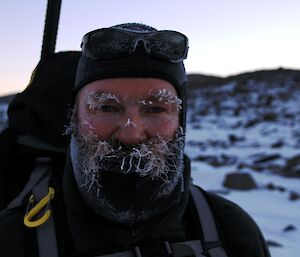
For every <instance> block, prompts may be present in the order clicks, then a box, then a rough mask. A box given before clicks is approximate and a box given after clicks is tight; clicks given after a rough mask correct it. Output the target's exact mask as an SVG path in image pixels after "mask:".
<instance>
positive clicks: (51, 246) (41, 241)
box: [6, 158, 59, 257]
mask: <svg viewBox="0 0 300 257" xmlns="http://www.w3.org/2000/svg"><path fill="white" fill-rule="evenodd" d="M51 171H52V165H51V159H50V158H37V159H36V166H35V168H34V170H33V171H32V173H31V175H30V178H29V180H28V182H27V184H26V186H25V187H24V189H23V190H22V192H21V193H20V194H19V195H18V196H17V197H16V198H15V199H14V200H13V201H12V202H11V203H10V204H9V205H8V207H7V208H6V210H8V209H13V208H16V207H19V206H23V205H24V199H26V198H27V196H28V194H29V193H30V192H31V193H32V197H33V198H34V199H35V201H36V202H40V201H41V200H42V199H43V198H44V197H45V196H46V195H47V194H48V190H49V182H50V178H51ZM28 206H29V205H28ZM47 209H51V203H50V202H49V203H48V207H47ZM27 211H28V210H27ZM26 215H27V213H26ZM35 229H36V233H37V240H38V248H39V256H40V257H58V256H59V255H58V250H57V241H56V232H55V224H54V218H53V215H50V217H49V219H48V220H47V222H45V223H43V224H42V225H41V226H38V227H35Z"/></svg>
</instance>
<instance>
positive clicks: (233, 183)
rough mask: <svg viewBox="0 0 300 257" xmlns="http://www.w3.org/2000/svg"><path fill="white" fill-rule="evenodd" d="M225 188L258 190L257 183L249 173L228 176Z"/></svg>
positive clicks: (224, 183)
mask: <svg viewBox="0 0 300 257" xmlns="http://www.w3.org/2000/svg"><path fill="white" fill-rule="evenodd" d="M223 186H225V187H227V188H229V189H239V190H251V189H255V188H257V185H256V182H255V181H254V179H253V177H252V176H251V174H249V173H240V172H232V173H229V174H227V175H226V177H225V181H224V182H223Z"/></svg>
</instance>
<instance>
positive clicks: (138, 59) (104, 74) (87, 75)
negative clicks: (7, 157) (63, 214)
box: [70, 23, 187, 224]
mask: <svg viewBox="0 0 300 257" xmlns="http://www.w3.org/2000/svg"><path fill="white" fill-rule="evenodd" d="M112 28H116V29H119V30H127V31H128V30H129V31H131V32H136V33H141V32H150V31H156V29H154V28H152V27H149V26H146V25H143V24H137V23H128V24H121V25H116V26H114V27H112ZM120 77H137V78H150V77H152V78H160V79H164V80H166V81H168V82H170V83H171V84H172V85H174V87H175V89H176V91H177V94H178V97H179V98H180V99H181V100H182V110H181V113H180V125H181V127H182V128H183V131H185V114H186V103H185V100H186V97H185V83H186V79H187V76H186V72H185V68H184V64H183V62H178V63H171V62H169V61H164V60H160V59H156V58H153V57H151V56H150V55H148V54H147V53H146V52H145V50H144V49H142V48H139V49H137V50H136V51H135V52H134V53H132V54H131V55H129V56H126V57H122V58H119V59H106V60H94V59H91V58H89V57H87V56H85V55H84V53H83V54H82V56H81V57H80V61H79V64H78V69H77V74H76V79H75V87H74V93H75V94H76V93H77V92H78V91H79V90H80V89H81V88H83V87H84V86H85V85H87V84H88V83H91V82H93V81H96V80H100V79H106V78H120ZM183 147H184V144H183V146H182V151H180V153H176V154H177V155H178V158H179V159H180V160H179V163H181V165H179V169H180V171H179V172H181V174H182V173H183V165H182V162H183ZM70 156H71V161H72V166H73V170H74V176H75V179H76V182H77V185H78V188H79V191H80V192H81V195H82V197H83V199H84V201H85V202H86V203H87V205H88V206H89V207H90V208H91V209H92V210H93V211H94V212H95V213H96V214H98V215H100V216H102V217H104V218H107V219H110V220H112V221H116V222H120V223H131V224H132V223H134V222H139V221H142V220H144V219H149V218H153V216H151V215H143V213H142V212H143V208H145V209H147V208H148V210H149V209H153V215H154V216H158V215H161V213H162V212H165V211H167V210H169V209H171V208H172V207H174V204H177V203H178V202H179V201H180V197H181V193H182V191H183V188H182V185H183V181H182V180H183V177H182V175H181V177H180V179H177V184H176V186H175V188H174V189H173V191H172V193H170V194H169V195H167V196H163V197H161V198H160V199H155V200H153V197H154V194H155V193H156V192H157V188H159V187H161V186H163V184H164V183H163V182H162V181H157V180H155V181H153V180H152V179H151V178H149V177H147V176H146V177H143V178H141V179H140V180H142V182H139V184H140V186H139V190H138V191H137V192H136V200H134V202H136V206H135V207H136V208H137V209H138V212H137V214H136V216H140V217H136V220H132V218H128V219H126V217H125V218H124V219H123V218H121V219H117V220H116V219H115V217H114V216H113V215H110V213H109V211H107V209H106V206H107V205H105V203H104V201H106V202H107V201H110V199H99V197H97V192H95V191H93V190H90V189H89V188H88V186H84V175H83V172H82V166H81V162H80V161H79V160H80V156H81V152H80V150H79V147H78V141H77V139H76V137H74V136H73V137H72V139H71V144H70ZM100 172H102V171H99V173H100ZM103 174H104V175H102V181H106V185H105V186H103V188H108V190H109V186H108V185H109V184H110V183H120V187H121V184H124V183H128V184H130V183H131V184H132V183H135V182H134V181H136V177H134V176H133V175H132V174H128V175H116V173H114V174H108V173H107V172H105V173H103ZM130 176H133V178H130ZM121 180H122V181H121ZM114 181H115V182H114ZM112 188H116V187H114V186H112ZM125 190H126V189H125ZM117 191H118V192H106V196H108V195H110V196H111V197H112V198H114V199H115V200H116V199H118V198H120V199H122V198H121V195H120V194H121V193H122V190H117ZM118 196H120V197H118ZM150 198H151V199H150ZM131 200H132V198H131ZM117 201H119V200H116V202H117ZM122 201H126V198H124V199H123V200H122ZM120 204H121V205H123V204H122V203H120ZM112 205H113V204H112ZM110 206H111V205H110ZM124 206H126V204H124ZM124 206H122V207H120V208H121V209H122V208H123V207H124ZM112 208H113V207H112ZM116 209H117V208H116ZM122 212H123V213H124V214H126V210H125V209H122Z"/></svg>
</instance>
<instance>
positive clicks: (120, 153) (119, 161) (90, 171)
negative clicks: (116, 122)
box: [77, 130, 184, 190]
mask: <svg viewBox="0 0 300 257" xmlns="http://www.w3.org/2000/svg"><path fill="white" fill-rule="evenodd" d="M77 139H78V143H79V147H80V152H81V156H80V157H81V164H82V170H83V174H84V176H85V184H84V185H82V186H87V187H88V190H90V189H91V188H92V187H93V186H96V188H101V178H100V177H101V176H100V175H101V171H103V170H108V166H109V165H108V164H111V163H112V164H116V165H114V166H113V169H114V170H108V171H111V172H117V173H123V174H128V173H136V174H138V175H139V176H140V177H145V176H149V177H150V178H151V179H161V180H162V181H164V182H166V183H168V182H170V181H169V176H170V175H171V176H172V177H177V178H176V180H178V179H179V177H180V176H181V173H180V171H181V169H182V163H181V162H182V158H181V157H182V156H181V155H183V146H184V136H183V133H182V130H180V131H179V132H178V133H177V134H176V136H175V139H173V140H172V141H170V140H166V139H163V138H161V137H159V136H158V137H157V138H155V139H152V140H148V141H146V142H142V143H140V144H137V145H135V146H134V147H132V148H130V149H128V148H127V147H124V146H120V145H117V144H115V142H114V140H113V139H111V140H108V141H103V140H98V139H97V138H96V137H95V136H93V135H92V134H90V135H88V136H78V138H77ZM177 173H178V174H177ZM179 173H180V174H179Z"/></svg>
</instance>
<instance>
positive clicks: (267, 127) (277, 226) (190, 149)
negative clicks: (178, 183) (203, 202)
mask: <svg viewBox="0 0 300 257" xmlns="http://www.w3.org/2000/svg"><path fill="white" fill-rule="evenodd" d="M261 87H262V89H261V90H265V87H264V85H261ZM233 88H234V84H232V83H231V84H227V85H224V86H221V87H219V88H216V89H211V88H210V89H209V90H211V91H213V92H209V94H215V96H214V97H216V98H213V97H211V98H208V97H207V95H208V96H209V94H207V92H206V91H205V89H203V90H202V91H199V92H198V97H197V98H196V101H194V102H193V103H192V108H190V111H189V113H188V123H187V136H186V142H187V145H186V149H185V151H186V154H187V155H188V156H189V157H190V158H191V160H192V178H193V182H194V183H195V184H196V185H199V186H201V187H202V188H204V189H205V190H210V191H215V192H217V193H219V194H221V195H222V196H223V197H225V198H227V199H229V200H231V201H233V202H235V203H237V204H238V205H240V206H241V207H242V208H243V209H244V210H245V211H246V212H248V213H249V214H250V215H251V217H252V218H253V219H254V220H255V221H256V223H257V224H258V225H259V227H260V229H261V230H262V232H263V235H264V237H265V239H266V240H267V241H268V242H275V243H277V244H278V246H269V249H270V252H271V255H272V256H273V257H297V256H300V255H299V254H300V199H296V200H293V201H292V200H290V195H291V193H293V192H294V193H297V194H300V176H298V177H284V176H282V175H280V174H278V173H276V172H275V171H276V169H279V168H281V169H282V168H283V167H285V165H286V164H287V161H288V159H289V158H292V157H294V156H297V155H300V151H299V146H300V143H299V141H300V140H299V135H300V132H299V131H300V115H299V110H300V94H299V92H298V91H296V92H294V93H293V94H292V95H291V96H290V98H289V99H288V100H287V101H280V99H279V98H278V97H277V96H276V94H278V93H282V92H286V91H284V90H283V89H282V88H273V89H272V90H269V91H268V92H267V93H268V94H269V95H270V94H272V95H273V97H274V100H273V105H271V106H269V107H266V108H261V107H259V106H258V105H257V104H256V103H255V102H256V101H257V99H259V97H260V96H264V95H263V94H260V92H259V91H255V90H253V91H252V92H250V93H248V99H247V102H246V103H245V104H246V105H247V106H249V107H248V108H246V109H244V110H243V112H242V115H236V116H235V115H234V114H233V110H234V109H235V108H238V107H239V108H240V107H241V106H242V104H243V103H242V102H241V100H240V99H238V97H237V96H234V97H231V98H229V97H224V95H223V100H222V101H220V103H219V107H216V108H215V109H213V107H212V105H211V103H208V102H209V101H212V100H214V99H217V97H218V94H226V92H231V91H232V90H233ZM285 90H286V88H285ZM201 95H202V96H201ZM251 103H253V106H252V107H251ZM207 106H209V108H207ZM205 108H206V110H208V111H206V112H201V110H205ZM199 110H200V111H199ZM271 111H272V112H274V113H276V115H277V116H276V119H275V120H274V121H269V120H262V119H261V120H259V122H257V123H254V125H250V126H247V125H246V124H247V122H248V121H250V120H253V119H257V118H258V117H259V115H261V114H263V113H266V112H271ZM197 113H198V114H197ZM287 113H293V114H295V117H294V119H290V118H287V117H288V116H287V115H286V114H287ZM230 138H233V140H235V141H230ZM278 142H282V145H281V146H279V147H276V146H272V145H273V144H275V143H278ZM225 155H226V156H227V157H231V158H232V159H231V160H234V161H232V162H228V163H226V162H224V163H223V164H222V165H217V164H214V163H210V162H209V160H208V159H205V157H207V156H215V157H216V158H221V157H222V156H223V157H224V156H225ZM264 156H273V157H274V158H273V159H270V160H268V161H264V162H261V163H259V161H257V160H258V159H259V158H262V157H264ZM199 157H201V158H199ZM255 161H256V162H257V163H259V165H260V167H262V170H260V171H256V170H255V169H254V166H253V163H255ZM297 167H298V166H296V168H297ZM297 170H298V169H297ZM231 172H244V173H250V174H251V176H252V177H253V178H254V180H255V182H256V184H257V185H258V187H257V189H253V190H233V189H228V188H225V187H224V186H223V182H224V180H225V176H226V174H228V173H231ZM270 184H272V185H274V186H275V189H273V190H271V189H270V188H268V185H270Z"/></svg>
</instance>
